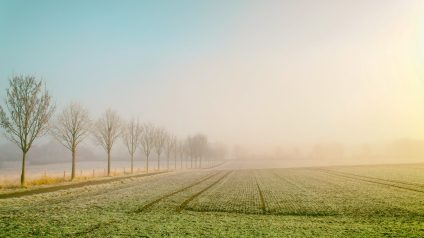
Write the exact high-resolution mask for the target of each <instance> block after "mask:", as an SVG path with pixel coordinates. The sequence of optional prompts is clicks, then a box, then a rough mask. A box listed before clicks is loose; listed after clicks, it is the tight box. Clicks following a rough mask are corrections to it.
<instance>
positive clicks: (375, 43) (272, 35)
mask: <svg viewBox="0 0 424 238" xmlns="http://www.w3.org/2000/svg"><path fill="white" fill-rule="evenodd" d="M17 74H32V75H36V76H37V77H39V78H41V79H43V80H44V81H45V82H46V86H47V88H48V90H49V91H50V92H51V94H52V95H53V97H54V100H55V102H56V103H57V106H58V110H59V111H60V109H61V108H63V106H64V105H66V104H67V103H69V102H71V101H77V102H80V103H81V104H83V105H84V106H86V107H87V108H88V109H89V110H90V112H91V116H92V117H93V118H97V117H98V116H100V114H101V113H102V112H103V111H104V110H105V109H107V108H109V107H110V108H112V109H114V110H116V111H117V112H118V113H119V114H120V115H121V116H122V117H123V118H126V119H129V118H132V117H138V118H139V119H140V120H141V121H143V122H153V123H155V124H157V125H160V126H163V127H165V128H167V129H168V130H170V131H172V132H174V133H175V134H177V135H178V136H179V137H185V136H186V135H188V134H193V133H196V132H203V133H205V134H207V135H208V136H209V138H210V140H211V141H222V142H225V143H228V144H242V145H247V146H255V145H278V144H283V143H316V142H335V141H336V142H342V143H362V142H369V141H383V140H393V139H398V138H415V139H424V1H420V0H417V1H414V0H406V1H397V0H373V1H369V0H358V1H336V0H332V1H330V0H321V1H304V0H300V1H283V0H281V1H259V0H258V1H253V0H247V1H241V0H240V1H238V0H231V1H221V0H216V1H194V0H193V1H185V0H183V1H162V0H159V1H94V0H93V1H78V0H76V1H45V0H40V1H19V0H18V1H9V0H0V95H1V98H4V97H5V89H6V88H7V85H8V79H9V78H10V77H12V76H13V75H17Z"/></svg>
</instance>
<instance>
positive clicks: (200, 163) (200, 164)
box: [199, 156, 202, 168]
mask: <svg viewBox="0 0 424 238" xmlns="http://www.w3.org/2000/svg"><path fill="white" fill-rule="evenodd" d="M199 168H202V156H200V157H199Z"/></svg>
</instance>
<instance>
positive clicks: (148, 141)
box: [140, 123, 155, 172]
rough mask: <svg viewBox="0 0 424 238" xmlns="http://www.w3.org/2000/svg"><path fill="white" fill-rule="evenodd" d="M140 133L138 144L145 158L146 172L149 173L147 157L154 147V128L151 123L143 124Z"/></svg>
mask: <svg viewBox="0 0 424 238" xmlns="http://www.w3.org/2000/svg"><path fill="white" fill-rule="evenodd" d="M141 131H142V133H141V137H140V143H141V147H142V148H143V152H144V155H145V156H146V172H149V157H150V153H151V151H152V150H153V148H154V146H155V126H154V125H153V124H151V123H147V124H144V125H143V126H142V130H141Z"/></svg>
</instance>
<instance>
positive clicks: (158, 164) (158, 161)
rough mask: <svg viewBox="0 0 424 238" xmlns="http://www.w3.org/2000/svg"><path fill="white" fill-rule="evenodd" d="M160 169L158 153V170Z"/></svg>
mask: <svg viewBox="0 0 424 238" xmlns="http://www.w3.org/2000/svg"><path fill="white" fill-rule="evenodd" d="M159 170H160V155H158V171H159Z"/></svg>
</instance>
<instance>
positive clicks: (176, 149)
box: [172, 136, 178, 170]
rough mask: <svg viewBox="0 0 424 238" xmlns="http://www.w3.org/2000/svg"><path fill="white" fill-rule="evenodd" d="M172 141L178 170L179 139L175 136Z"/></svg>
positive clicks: (175, 164)
mask: <svg viewBox="0 0 424 238" xmlns="http://www.w3.org/2000/svg"><path fill="white" fill-rule="evenodd" d="M172 140H173V146H172V153H173V154H174V170H177V157H178V139H177V137H176V136H173V137H172Z"/></svg>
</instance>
